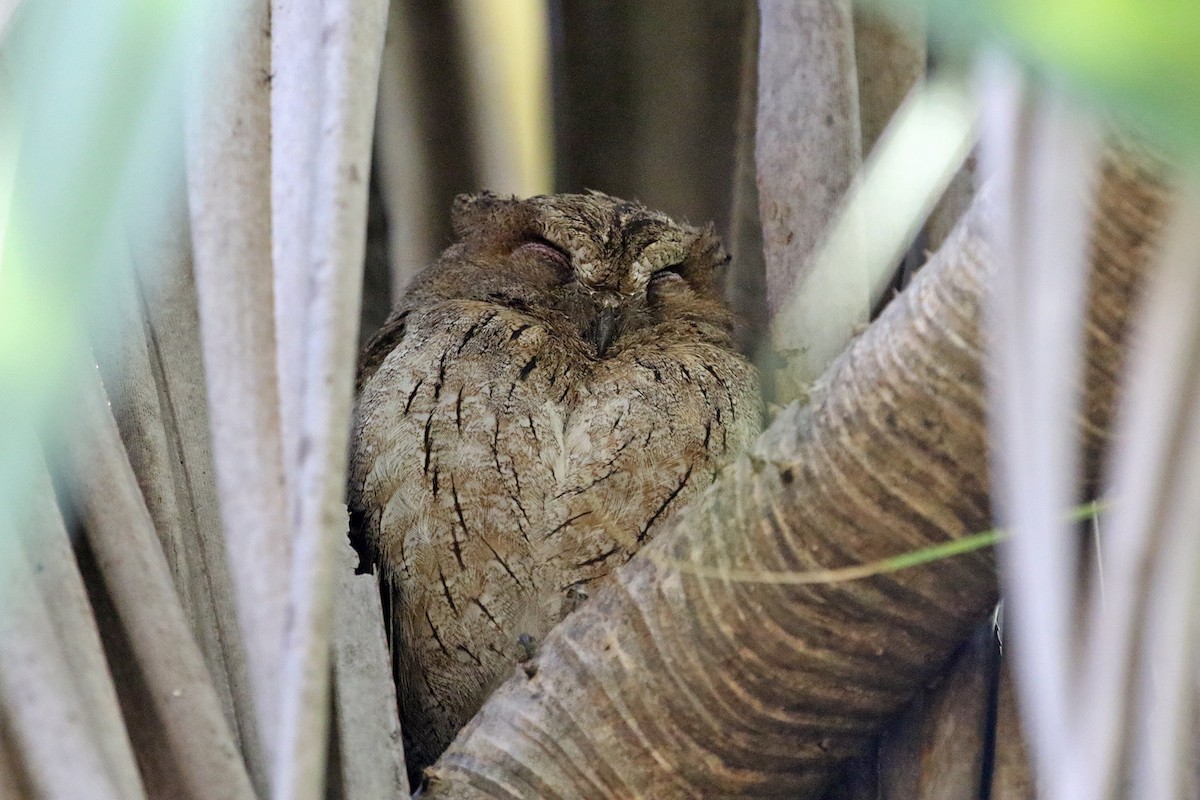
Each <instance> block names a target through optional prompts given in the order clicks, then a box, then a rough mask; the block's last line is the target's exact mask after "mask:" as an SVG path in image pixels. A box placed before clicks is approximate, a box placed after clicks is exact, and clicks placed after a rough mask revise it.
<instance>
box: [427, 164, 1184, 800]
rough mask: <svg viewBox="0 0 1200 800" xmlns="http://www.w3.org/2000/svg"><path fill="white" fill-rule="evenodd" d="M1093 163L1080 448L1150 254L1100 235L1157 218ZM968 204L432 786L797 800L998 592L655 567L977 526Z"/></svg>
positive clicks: (943, 575) (977, 350)
mask: <svg viewBox="0 0 1200 800" xmlns="http://www.w3.org/2000/svg"><path fill="white" fill-rule="evenodd" d="M1105 177H1106V178H1107V181H1106V184H1105V186H1104V189H1103V192H1102V198H1101V201H1100V204H1099V207H1100V216H1101V218H1100V220H1099V228H1098V229H1099V234H1098V237H1097V240H1098V245H1099V246H1098V248H1097V250H1096V253H1097V258H1096V270H1095V273H1094V275H1093V287H1094V292H1095V297H1094V301H1093V303H1092V304H1091V309H1090V311H1091V315H1090V318H1089V328H1088V349H1087V355H1088V358H1089V363H1088V377H1089V379H1090V380H1089V392H1088V397H1087V401H1086V403H1085V410H1086V414H1087V418H1086V419H1085V420H1084V421H1083V423H1082V430H1083V431H1084V433H1085V435H1086V438H1087V444H1088V453H1089V457H1090V459H1091V461H1092V463H1094V462H1095V460H1096V455H1097V453H1098V450H1099V447H1100V446H1101V444H1102V443H1103V432H1104V431H1106V430H1107V429H1108V424H1109V419H1110V417H1111V407H1112V393H1113V383H1112V376H1113V375H1114V374H1115V371H1116V366H1115V365H1116V364H1117V363H1119V357H1120V352H1121V346H1122V343H1123V338H1124V316H1125V313H1126V310H1127V308H1128V306H1129V303H1130V298H1131V295H1132V294H1133V291H1132V289H1133V287H1134V285H1135V284H1136V281H1137V280H1138V278H1139V276H1140V274H1141V272H1142V270H1143V267H1144V264H1145V261H1146V259H1145V251H1144V250H1143V249H1140V248H1138V247H1137V245H1136V244H1135V243H1134V242H1133V241H1132V240H1130V239H1128V238H1122V237H1121V236H1119V235H1118V236H1115V237H1114V235H1113V231H1114V230H1116V231H1123V230H1129V229H1130V228H1131V227H1132V223H1131V222H1130V218H1138V219H1139V222H1138V223H1137V224H1138V225H1140V227H1141V229H1142V230H1152V229H1153V228H1154V226H1153V225H1150V226H1149V227H1147V219H1146V216H1147V215H1149V216H1151V217H1156V216H1157V214H1159V213H1161V209H1160V208H1158V207H1157V205H1154V204H1153V201H1152V200H1153V197H1156V196H1157V194H1156V192H1158V191H1160V190H1159V189H1157V188H1155V187H1153V186H1151V187H1150V188H1147V187H1145V186H1141V185H1139V184H1138V181H1140V180H1141V179H1142V178H1143V177H1145V176H1143V175H1141V174H1138V173H1137V172H1131V171H1129V170H1128V169H1126V168H1124V167H1114V168H1112V169H1109V170H1107V171H1106V175H1105ZM1147 199H1149V200H1150V201H1151V202H1150V203H1149V204H1147V203H1145V202H1139V201H1142V200H1147ZM986 213H987V206H986V200H977V201H976V203H975V204H974V205H973V207H972V210H971V211H970V212H969V213H968V214H967V215H966V217H965V218H964V220H963V222H962V223H961V224H960V225H959V227H958V229H957V230H956V231H955V233H954V235H953V236H952V237H951V238H950V239H949V240H948V242H947V244H946V246H945V247H944V248H943V249H942V250H941V251H940V253H939V254H938V255H937V256H935V257H934V258H933V260H932V261H931V263H930V264H929V266H928V267H926V268H925V270H923V271H922V272H921V273H920V275H919V276H918V277H917V279H916V280H915V281H914V283H913V284H912V286H910V288H909V289H908V290H907V291H906V292H905V293H904V294H903V295H902V296H901V297H899V298H898V299H897V300H896V301H895V302H893V303H892V304H891V305H890V306H889V307H888V309H887V310H886V311H885V312H884V314H883V315H882V316H881V317H880V318H879V320H878V321H877V322H876V324H875V325H873V326H872V327H871V328H870V329H869V330H868V331H867V332H866V333H865V334H863V336H861V337H860V338H859V339H858V340H857V341H855V342H854V344H853V345H852V346H851V348H850V349H849V350H848V351H847V352H846V353H845V354H844V355H843V357H842V358H841V359H839V361H838V362H837V363H836V364H835V365H834V366H833V367H832V369H831V370H830V372H829V373H828V374H827V376H826V379H825V381H824V382H823V384H824V385H823V387H822V388H821V389H819V390H818V392H817V393H816V395H815V397H814V400H813V402H812V404H811V406H810V407H809V408H807V409H798V408H796V407H792V408H791V409H789V410H788V411H785V412H784V413H783V414H782V415H781V416H780V418H779V419H777V420H776V421H775V423H774V424H773V425H772V426H771V428H770V429H769V430H768V431H767V432H766V433H765V434H764V435H763V437H762V438H761V439H760V441H759V443H758V445H757V446H756V447H755V449H754V451H753V452H752V453H750V454H748V455H746V456H743V457H742V458H740V459H739V460H738V461H737V462H736V463H735V464H734V465H733V466H732V467H731V468H729V469H728V470H727V471H726V472H725V473H724V474H723V475H722V478H721V480H720V481H719V482H718V483H717V484H716V485H714V486H713V487H712V489H711V490H710V491H709V492H707V493H706V494H705V495H704V496H703V497H702V498H701V499H700V500H699V501H698V502H696V503H695V504H693V505H692V506H690V507H689V508H688V509H687V510H686V511H685V512H684V513H683V514H681V515H680V517H679V518H678V521H677V524H675V525H674V526H673V528H672V529H671V530H670V531H668V532H666V533H664V534H662V535H661V536H660V537H659V538H658V539H657V540H656V541H655V542H654V543H653V544H652V545H650V547H649V548H648V551H649V552H650V553H652V554H656V555H658V556H660V557H659V558H653V557H651V558H646V557H638V558H635V559H634V560H633V561H631V562H630V563H629V564H628V565H627V566H626V567H625V568H623V569H622V570H621V571H620V573H619V580H618V582H617V584H616V585H614V586H611V587H609V589H608V590H607V591H604V592H601V593H599V594H598V595H597V596H596V597H595V598H593V599H592V600H591V601H589V602H588V603H587V604H585V605H584V606H583V607H582V608H581V609H580V610H579V611H577V612H576V613H575V614H574V615H573V616H572V617H571V618H570V619H569V620H568V621H567V622H566V623H565V624H563V625H562V626H560V627H559V628H558V629H556V630H555V631H554V632H553V633H552V634H551V636H550V637H548V638H547V640H546V642H545V643H544V645H543V647H542V650H541V652H540V653H539V654H538V656H537V657H536V658H535V659H534V660H533V661H532V662H530V663H529V664H527V665H525V666H524V668H523V669H521V670H519V671H518V672H517V674H516V675H514V677H512V678H511V679H510V680H509V681H508V682H507V683H505V684H504V685H503V686H502V687H501V688H500V689H499V690H498V691H497V692H496V694H495V695H493V697H492V699H491V700H490V701H489V702H488V703H487V705H485V706H484V708H483V710H482V711H481V712H480V714H479V715H478V716H477V717H476V718H475V719H474V720H473V721H472V723H471V724H470V725H469V726H468V727H467V728H466V729H465V730H464V731H463V732H462V734H461V735H460V736H459V738H458V739H457V740H456V741H455V743H454V744H453V745H452V746H451V747H450V749H449V750H448V751H447V753H446V754H445V755H444V756H443V757H442V759H441V761H440V762H439V763H438V764H437V765H436V766H435V767H434V768H433V769H431V770H430V773H429V774H430V787H429V791H428V796H429V797H434V798H449V797H454V798H468V797H531V796H544V797H551V796H561V797H597V798H603V797H655V798H671V797H695V796H735V795H736V796H746V797H810V796H813V795H815V794H816V793H818V792H819V791H820V790H821V789H822V788H823V787H824V786H825V784H826V783H827V781H828V780H829V778H830V777H831V775H833V774H834V772H835V771H836V770H837V768H838V766H839V765H840V763H841V762H842V761H843V760H844V759H846V758H848V757H850V756H853V755H855V754H856V753H858V752H859V751H860V750H861V749H862V748H863V746H864V745H865V743H866V742H867V740H868V737H870V736H871V735H872V734H873V733H875V732H877V731H878V730H879V729H880V728H881V726H882V725H883V724H885V723H886V721H887V720H888V718H889V717H890V716H892V715H893V714H894V713H896V712H897V711H898V710H899V709H900V708H902V706H903V704H904V703H905V702H906V701H907V699H908V698H909V697H911V695H912V693H913V692H914V691H915V690H916V689H917V688H918V687H920V686H921V685H922V684H923V682H924V681H925V680H927V679H928V678H929V676H931V675H932V674H933V673H934V672H936V671H937V670H938V669H939V668H940V667H941V665H942V664H943V663H944V662H945V661H946V659H947V658H949V657H950V656H951V655H952V654H953V652H954V651H955V649H956V648H957V647H958V646H959V644H960V643H961V642H962V641H963V639H964V638H965V637H966V635H967V634H968V632H969V631H970V630H971V627H972V626H973V624H974V623H976V622H977V621H978V620H979V618H980V617H982V616H983V615H984V614H985V613H987V612H988V611H989V610H990V609H991V607H992V604H993V603H994V602H995V600H996V578H995V572H994V563H993V559H992V557H991V555H990V554H989V553H987V552H985V551H979V552H975V553H971V554H968V555H964V556H962V557H960V558H955V559H948V560H943V561H938V562H935V563H932V564H928V565H924V566H921V567H917V568H914V569H911V570H904V571H900V572H895V573H891V574H888V575H878V576H874V577H871V578H868V579H865V580H862V581H853V582H846V583H834V584H819V585H799V586H791V585H778V584H770V583H765V584H764V583H744V582H734V581H715V580H709V579H703V578H697V577H695V576H692V575H689V574H687V572H686V571H683V570H679V569H674V568H670V567H667V566H664V565H663V563H662V562H663V560H664V559H666V560H682V561H691V562H693V563H697V564H701V565H711V564H718V565H719V566H722V567H725V568H729V569H739V570H741V569H749V570H770V571H783V570H808V569H816V568H837V567H841V566H846V565H851V564H855V563H862V562H866V561H871V560H874V559H879V558H883V557H886V556H888V555H892V554H894V553H896V552H897V551H900V550H905V549H919V548H922V547H927V546H929V545H931V544H936V543H938V542H946V541H952V540H954V539H958V538H961V537H963V536H965V535H967V534H969V533H970V532H972V531H978V530H983V529H985V528H987V527H989V525H990V521H991V513H990V508H989V502H988V484H987V467H986V439H985V433H984V400H983V388H982V383H983V380H982V377H983V376H982V372H981V366H980V364H981V357H982V347H981V342H980V330H979V308H980V299H981V295H982V294H983V291H984V286H985V282H986V277H987V274H988V270H989V265H990V263H991V256H990V254H989V252H988V249H987V247H986V246H985V244H984V242H983V240H982V221H983V217H984V215H985V214H986ZM1114 247H1115V248H1119V249H1120V251H1121V253H1124V254H1126V257H1118V258H1114V256H1117V255H1119V254H1118V253H1117V252H1115V251H1114V249H1113V248H1114ZM1131 248H1133V249H1132V250H1131ZM1131 252H1133V253H1134V254H1135V255H1133V256H1129V255H1128V254H1129V253H1131Z"/></svg>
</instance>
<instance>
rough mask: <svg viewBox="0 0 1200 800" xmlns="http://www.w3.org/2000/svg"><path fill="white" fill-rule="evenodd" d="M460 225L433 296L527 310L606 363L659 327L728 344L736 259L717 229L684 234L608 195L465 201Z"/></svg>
mask: <svg viewBox="0 0 1200 800" xmlns="http://www.w3.org/2000/svg"><path fill="white" fill-rule="evenodd" d="M453 222H454V230H455V232H456V233H457V234H458V237H459V241H458V243H457V244H455V245H453V246H452V247H450V248H449V249H448V250H447V251H446V252H445V253H444V254H443V256H442V258H441V260H440V261H439V263H438V264H437V265H436V266H435V267H434V268H433V269H431V270H430V273H429V274H427V276H426V277H425V278H424V279H423V280H422V282H421V283H422V286H421V287H419V288H418V289H417V291H418V292H420V293H421V294H424V295H425V296H428V294H429V293H431V290H432V293H433V294H436V295H438V296H442V297H447V296H451V297H458V298H472V299H487V300H491V301H494V302H498V303H501V304H508V305H514V304H519V306H521V307H522V310H523V311H525V312H526V313H529V314H530V315H532V316H536V317H541V318H543V319H544V320H545V321H546V322H547V323H548V324H555V325H556V326H558V327H564V326H565V327H566V328H568V329H574V330H575V331H576V332H578V333H579V335H580V336H581V337H582V338H583V339H584V340H585V341H586V342H588V343H590V344H591V345H592V346H593V347H594V350H595V354H596V355H597V356H600V357H603V356H604V355H605V354H606V353H608V352H610V350H611V349H613V348H618V347H619V345H620V341H621V339H622V338H623V337H627V336H629V335H631V334H632V333H634V332H636V331H638V330H642V329H645V328H647V327H651V326H655V325H662V324H672V323H680V324H687V325H689V326H691V327H693V328H702V329H703V331H704V334H705V335H708V336H712V337H717V338H722V339H725V338H727V337H728V336H729V333H730V329H731V326H732V315H731V314H730V313H729V311H728V309H727V308H726V306H725V304H724V302H723V300H722V298H721V291H720V286H721V282H720V280H719V272H720V271H721V270H722V269H723V267H724V265H725V264H726V263H727V262H728V261H729V256H728V255H727V254H726V253H725V251H724V249H723V248H722V247H721V243H720V241H719V240H718V239H717V237H716V235H715V234H714V232H713V230H712V226H711V225H710V226H708V227H707V228H694V227H691V226H689V225H682V224H680V223H677V222H675V221H674V220H672V219H670V218H669V217H667V216H666V215H664V214H661V213H659V212H656V211H652V210H650V209H647V208H646V207H645V206H643V205H641V204H640V203H634V202H629V201H625V200H620V199H618V198H615V197H610V196H609V195H606V194H602V193H600V192H589V193H587V194H559V195H542V196H538V197H532V198H529V199H527V200H519V199H516V198H504V197H499V196H497V195H494V194H492V193H490V192H484V193H482V194H474V195H460V196H459V197H458V198H457V199H456V201H455V204H454V209H453ZM722 343H724V342H722Z"/></svg>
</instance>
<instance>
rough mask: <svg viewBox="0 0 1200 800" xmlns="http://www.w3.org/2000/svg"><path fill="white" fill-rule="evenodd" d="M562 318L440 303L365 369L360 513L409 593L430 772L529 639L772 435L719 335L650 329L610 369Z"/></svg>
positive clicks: (405, 606) (707, 326)
mask: <svg viewBox="0 0 1200 800" xmlns="http://www.w3.org/2000/svg"><path fill="white" fill-rule="evenodd" d="M464 294H468V295H470V294H471V293H470V292H464ZM558 318H559V317H558V316H555V315H554V314H551V315H548V316H547V315H543V314H539V313H537V311H536V309H532V308H529V309H526V308H522V307H520V304H513V303H509V302H503V301H499V300H497V301H488V300H487V299H479V298H478V297H468V298H467V299H463V298H461V297H459V298H454V297H448V298H440V299H438V298H431V299H429V300H427V301H424V302H420V303H410V304H409V305H408V306H407V310H406V311H405V312H404V313H402V314H398V315H397V316H396V318H395V319H394V320H393V322H392V323H391V327H390V329H385V331H384V332H382V333H381V336H379V337H377V339H376V341H375V343H374V344H373V345H372V346H369V347H368V350H367V352H366V353H364V357H363V361H362V367H361V371H360V387H359V397H358V405H357V418H356V421H355V426H356V427H355V446H354V449H353V452H352V455H351V474H350V486H349V489H350V496H349V505H350V507H351V512H352V514H354V515H355V517H356V519H358V520H360V521H361V524H362V526H363V528H364V529H365V530H364V532H365V535H366V537H367V539H368V540H369V542H370V545H371V549H372V550H373V552H374V554H375V558H376V560H377V562H378V563H379V564H380V566H381V567H382V569H383V572H384V575H385V577H386V578H387V581H388V583H389V585H390V587H391V591H392V595H393V596H392V602H393V614H394V615H395V616H396V617H397V619H396V621H397V622H398V623H399V626H398V627H399V636H400V639H401V641H398V642H393V646H394V648H395V651H396V653H397V675H398V678H399V686H400V689H401V693H402V702H401V704H402V708H405V709H406V711H405V715H406V722H408V723H415V724H408V725H406V726H405V732H406V739H407V745H408V747H409V748H410V757H411V758H413V759H415V761H416V762H417V763H427V762H428V761H431V760H432V759H433V757H435V756H436V755H437V754H438V753H439V752H440V751H441V749H443V748H444V747H445V746H446V744H448V742H449V741H450V739H451V738H452V737H453V735H454V733H455V732H456V731H457V730H458V728H459V727H461V725H462V724H463V723H465V722H466V721H467V720H468V719H469V718H470V717H471V716H472V715H473V714H474V712H475V711H476V710H477V708H478V707H479V705H480V704H481V702H482V700H483V699H484V698H485V697H486V695H487V694H488V693H489V692H490V691H491V689H492V688H493V687H494V685H495V684H496V683H498V682H499V681H500V680H502V679H503V678H505V677H507V676H508V675H509V674H510V673H511V671H512V668H513V666H514V664H515V663H516V662H517V661H519V660H521V659H522V658H523V657H524V656H525V652H524V649H523V647H522V645H521V644H519V643H518V637H519V636H520V635H521V634H529V635H530V636H532V637H534V639H535V640H536V639H540V638H541V637H543V636H544V635H545V633H546V632H547V631H548V630H549V628H550V627H551V626H553V625H554V624H555V623H556V622H557V621H558V620H559V619H561V617H562V616H563V615H564V614H565V613H566V612H567V611H569V610H570V609H571V608H572V607H574V605H575V604H577V603H578V602H580V600H581V598H583V597H586V595H587V593H588V591H589V590H590V589H592V588H593V587H594V586H595V584H596V582H597V581H599V580H601V579H603V578H604V577H605V576H607V575H608V574H609V573H610V572H611V571H612V570H613V569H615V568H616V567H617V566H619V565H620V564H621V563H623V562H624V561H626V560H628V559H629V558H630V557H631V556H632V555H633V554H634V553H635V552H636V551H637V549H638V548H639V547H640V546H641V545H642V544H643V543H644V542H645V541H646V540H647V539H649V538H650V537H651V536H653V535H654V534H655V533H656V532H657V531H658V530H660V529H661V527H662V525H663V523H664V521H665V520H666V519H667V518H668V517H669V516H670V515H671V514H672V513H673V512H674V511H675V510H676V509H678V508H679V507H681V506H682V505H683V504H685V503H686V502H687V501H688V500H689V499H690V498H691V497H693V496H694V495H695V494H696V493H698V492H700V491H702V490H703V489H704V488H705V487H707V486H708V485H709V484H710V483H711V482H712V480H713V478H714V476H715V475H716V473H717V471H718V470H719V469H720V468H721V466H723V465H724V463H726V461H727V460H728V459H730V458H731V457H732V456H733V455H734V454H735V453H736V452H737V451H738V450H740V449H741V448H743V447H744V446H745V445H746V444H748V443H749V442H750V440H751V439H752V438H753V436H755V435H756V434H757V432H758V429H759V425H760V414H761V410H760V400H759V397H758V390H757V384H756V380H755V376H754V371H753V368H752V367H751V366H750V365H749V364H748V363H747V362H746V361H745V360H744V359H743V358H742V357H741V356H739V355H738V354H736V353H735V352H733V351H732V350H731V349H730V348H729V347H728V346H726V345H724V344H722V343H721V342H722V339H721V337H720V336H716V335H714V333H713V327H712V324H711V323H710V322H708V321H706V320H705V319H703V318H692V319H689V318H688V316H687V315H686V314H685V315H677V316H676V317H674V318H672V319H670V320H668V321H664V322H661V323H659V324H654V323H653V321H650V322H649V323H647V322H646V321H645V320H642V321H640V322H639V324H638V325H635V326H627V328H626V329H625V330H623V331H619V332H618V334H617V335H616V338H615V341H612V339H613V336H614V334H613V333H612V332H611V331H610V332H608V333H606V334H605V335H606V336H607V337H609V339H610V341H609V346H608V347H607V348H606V349H605V350H604V351H601V350H599V349H598V348H596V347H595V346H594V345H593V343H591V342H589V341H588V339H587V337H585V336H583V335H581V332H579V331H578V330H576V329H573V328H572V327H571V326H567V327H563V326H561V325H558V324H556V322H555V320H556V319H558ZM416 730H419V731H420V733H413V731H416Z"/></svg>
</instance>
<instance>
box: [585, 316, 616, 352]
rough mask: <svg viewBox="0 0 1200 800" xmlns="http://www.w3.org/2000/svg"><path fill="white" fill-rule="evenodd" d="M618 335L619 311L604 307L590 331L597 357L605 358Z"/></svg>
mask: <svg viewBox="0 0 1200 800" xmlns="http://www.w3.org/2000/svg"><path fill="white" fill-rule="evenodd" d="M616 333H617V309H616V308H614V307H613V306H607V305H606V306H603V307H602V308H601V309H600V312H599V313H598V314H596V318H595V319H594V320H592V324H591V325H590V326H589V329H588V338H589V339H590V340H591V342H592V344H594V345H595V346H596V357H597V358H603V357H604V354H605V353H606V352H607V351H608V348H609V346H610V345H611V344H612V341H613V337H614V336H615V335H616Z"/></svg>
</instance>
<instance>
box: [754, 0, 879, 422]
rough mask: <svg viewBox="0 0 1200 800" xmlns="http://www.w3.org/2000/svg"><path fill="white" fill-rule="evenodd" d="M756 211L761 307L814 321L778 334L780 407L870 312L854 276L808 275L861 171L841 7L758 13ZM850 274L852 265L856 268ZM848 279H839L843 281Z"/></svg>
mask: <svg viewBox="0 0 1200 800" xmlns="http://www.w3.org/2000/svg"><path fill="white" fill-rule="evenodd" d="M759 14H760V18H761V19H760V21H761V26H760V39H759V59H758V125H757V129H756V133H755V143H756V161H757V166H758V203H759V216H760V218H761V220H762V237H763V246H764V250H765V254H766V284H767V305H768V307H769V311H770V313H771V316H772V317H775V316H776V315H778V314H779V312H780V310H781V309H782V308H783V305H782V304H783V303H784V301H785V300H788V299H790V298H791V297H792V296H793V295H794V294H798V293H806V294H808V295H811V296H812V297H814V298H817V299H818V301H819V302H814V303H812V304H811V306H812V307H813V308H816V309H819V313H817V314H816V315H815V316H818V317H819V319H813V320H806V321H805V322H804V324H803V326H802V327H800V328H799V329H797V327H796V326H791V327H789V328H788V329H787V330H786V331H783V332H777V333H776V335H775V340H774V341H773V342H772V345H773V347H774V349H775V350H776V351H777V352H778V353H779V355H780V356H781V357H782V358H784V359H785V360H786V361H787V363H788V366H787V369H784V370H780V373H779V375H778V376H777V377H778V384H777V388H778V392H779V395H780V398H781V402H784V401H788V400H792V399H795V398H796V397H801V396H803V394H804V390H805V388H806V386H807V384H808V383H810V382H811V381H813V380H815V379H816V378H817V377H818V376H819V375H820V374H821V373H822V372H823V371H824V369H825V367H827V366H828V365H829V363H830V362H831V361H832V360H833V359H834V357H836V355H837V354H838V353H839V352H840V351H841V349H842V348H843V347H844V346H845V343H846V342H847V341H849V339H850V337H851V335H852V331H853V330H854V328H855V327H856V326H857V325H859V324H861V323H864V322H866V321H867V316H868V313H869V312H870V307H869V306H870V300H869V287H868V284H867V276H866V274H865V273H863V274H854V270H855V269H857V266H855V267H852V268H850V269H849V270H847V269H842V270H840V271H838V270H834V269H830V268H828V267H827V268H825V269H824V270H814V269H813V260H812V256H813V254H814V253H815V251H816V248H817V246H818V245H819V244H820V242H821V241H822V239H823V237H824V236H825V233H826V231H827V230H828V229H829V223H830V221H831V220H832V219H833V218H834V216H835V215H836V214H837V211H838V208H839V206H840V204H841V201H842V198H843V197H844V196H845V194H846V190H847V189H849V187H850V183H851V181H852V180H853V179H854V176H855V175H857V174H858V172H859V169H860V168H861V166H862V149H861V145H860V140H861V130H860V126H859V98H858V78H857V74H856V70H855V61H854V31H853V15H852V13H851V8H850V0H816V1H815V2H811V1H809V0H805V1H804V2H798V1H797V0H764V2H762V3H760V4H759ZM855 263H856V264H857V262H855ZM848 272H849V273H850V274H847V273H848Z"/></svg>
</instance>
